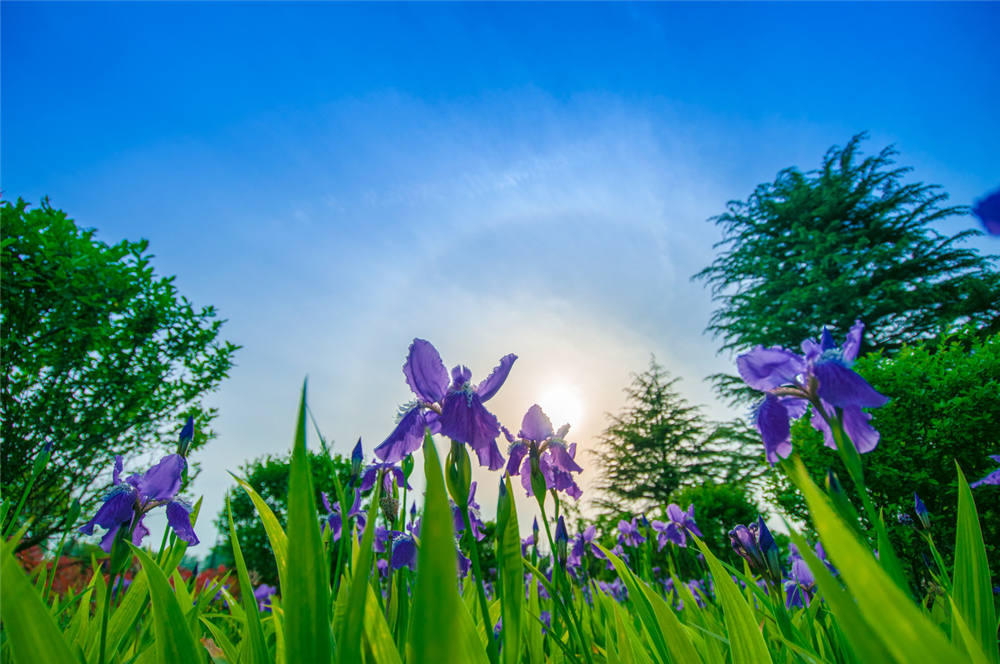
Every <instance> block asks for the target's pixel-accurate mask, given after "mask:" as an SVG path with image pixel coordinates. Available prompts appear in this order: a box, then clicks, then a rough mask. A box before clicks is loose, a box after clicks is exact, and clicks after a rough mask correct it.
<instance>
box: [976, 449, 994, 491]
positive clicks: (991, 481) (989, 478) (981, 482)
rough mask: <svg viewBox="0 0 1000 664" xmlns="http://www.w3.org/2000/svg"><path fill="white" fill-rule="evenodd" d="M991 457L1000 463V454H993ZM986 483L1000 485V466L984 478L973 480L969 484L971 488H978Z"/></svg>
mask: <svg viewBox="0 0 1000 664" xmlns="http://www.w3.org/2000/svg"><path fill="white" fill-rule="evenodd" d="M990 458H991V459H993V460H994V461H996V462H997V463H1000V454H991V455H990ZM984 485H992V486H1000V468H997V469H996V470H994V471H993V472H992V473H990V474H989V475H987V476H986V477H984V478H983V479H981V480H979V481H977V482H973V483H972V484H970V485H969V488H971V489H976V488H978V487H981V486H984Z"/></svg>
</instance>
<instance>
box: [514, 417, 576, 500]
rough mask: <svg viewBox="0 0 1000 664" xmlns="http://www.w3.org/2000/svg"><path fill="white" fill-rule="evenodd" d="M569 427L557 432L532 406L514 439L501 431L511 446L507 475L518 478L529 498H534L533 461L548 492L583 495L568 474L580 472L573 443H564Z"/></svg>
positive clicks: (561, 428)
mask: <svg viewBox="0 0 1000 664" xmlns="http://www.w3.org/2000/svg"><path fill="white" fill-rule="evenodd" d="M567 433H569V425H568V424H564V425H562V426H561V427H559V430H558V431H555V430H554V429H553V428H552V421H551V420H550V419H549V417H548V415H546V414H545V411H543V410H542V407H541V406H539V405H538V404H534V405H533V406H532V407H531V408H529V409H528V412H527V413H525V414H524V418H523V419H522V420H521V430H520V431H519V432H518V434H517V436H518V437H517V440H515V439H514V437H513V436H511V435H510V432H509V431H507V430H506V429H503V434H504V436H506V438H507V440H508V441H509V442H510V443H511V445H510V449H509V450H508V452H507V454H508V456H509V458H508V460H507V472H508V473H509V474H510V475H520V476H521V486H523V487H524V490H525V491H526V492H527V493H528V495H529V496H532V495H534V490H533V488H532V485H531V473H532V462H534V463H535V464H537V468H538V472H540V473H541V476H542V477H543V478H544V479H545V486H546V488H548V489H555V490H556V491H564V492H566V493H567V494H569V495H570V496H572V497H573V498H575V499H579V498H580V496H581V494H582V492H581V491H580V487H579V486H577V484H576V481H575V480H574V479H573V476H572V475H571V473H579V472H582V471H583V468H581V467H580V465H579V464H577V462H576V443H568V444H567V443H566V434H567Z"/></svg>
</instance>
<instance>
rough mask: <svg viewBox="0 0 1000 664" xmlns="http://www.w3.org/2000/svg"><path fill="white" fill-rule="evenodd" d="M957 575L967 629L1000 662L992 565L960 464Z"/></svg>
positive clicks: (956, 586) (957, 593)
mask: <svg viewBox="0 0 1000 664" xmlns="http://www.w3.org/2000/svg"><path fill="white" fill-rule="evenodd" d="M956 466H957V464H956ZM954 576H955V580H954V583H953V586H952V598H953V599H954V602H955V606H956V607H958V611H959V612H960V613H961V614H962V617H964V618H965V623H966V625H967V629H968V630H969V632H971V634H972V636H973V637H974V638H975V639H976V641H977V642H978V643H979V645H980V647H981V648H982V650H983V652H984V653H986V655H987V656H988V657H989V661H990V662H992V663H993V664H1000V650H998V648H997V633H996V613H995V609H994V606H993V588H992V587H991V581H990V579H991V577H990V565H989V560H988V559H987V557H986V546H985V545H984V544H983V531H982V529H981V528H980V525H979V516H978V514H977V513H976V501H975V500H974V499H973V498H972V490H971V489H970V488H969V483H968V482H967V481H966V480H965V475H964V474H963V473H962V469H961V468H958V526H957V529H956V531H955V575H954ZM955 617H956V618H957V616H955ZM956 627H957V625H956V624H955V620H954V618H953V621H952V633H953V634H954V633H955V632H956ZM953 638H954V637H953Z"/></svg>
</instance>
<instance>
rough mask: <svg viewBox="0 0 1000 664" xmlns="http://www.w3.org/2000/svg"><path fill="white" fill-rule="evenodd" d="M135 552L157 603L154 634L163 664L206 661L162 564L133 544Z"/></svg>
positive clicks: (158, 658) (157, 652) (150, 593)
mask: <svg viewBox="0 0 1000 664" xmlns="http://www.w3.org/2000/svg"><path fill="white" fill-rule="evenodd" d="M129 546H130V547H131V548H132V553H134V554H135V555H136V556H138V558H139V563H140V564H141V565H142V569H143V570H144V571H145V572H146V580H147V582H148V583H149V596H150V599H151V600H152V604H153V633H154V634H155V635H156V639H155V640H154V647H155V648H156V661H157V662H160V664H175V663H176V662H185V663H188V662H190V663H192V664H193V663H195V662H201V661H202V656H201V654H202V650H201V649H200V648H198V646H197V642H196V641H195V637H194V636H193V635H192V634H191V630H190V629H189V628H188V623H187V620H186V619H185V617H184V611H183V610H182V609H181V606H180V604H178V603H177V597H176V596H175V595H174V591H173V589H172V588H171V587H170V583H169V582H168V581H167V575H166V574H164V573H163V570H162V569H160V566H159V565H157V564H156V562H155V561H154V560H153V559H152V558H150V557H149V554H147V553H146V552H145V551H143V550H142V549H140V548H138V547H135V546H131V545H129Z"/></svg>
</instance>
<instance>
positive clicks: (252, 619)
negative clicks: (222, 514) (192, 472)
mask: <svg viewBox="0 0 1000 664" xmlns="http://www.w3.org/2000/svg"><path fill="white" fill-rule="evenodd" d="M226 513H227V515H228V516H229V543H230V544H231V545H232V548H233V560H234V561H235V562H236V574H237V577H238V578H239V582H240V600H242V603H243V612H244V613H245V614H246V630H247V631H246V633H245V634H244V635H243V636H244V638H246V639H248V640H249V645H248V647H247V651H246V653H247V658H246V660H245V661H247V662H248V663H249V664H267V662H268V660H269V659H270V657H269V655H268V652H267V646H266V645H265V643H264V630H263V628H262V627H261V624H260V614H259V613H258V612H257V598H256V597H254V595H253V584H251V583H250V573H249V572H248V571H247V564H246V561H245V560H244V559H243V550H242V549H241V548H240V540H239V538H238V537H237V536H236V525H235V524H234V523H233V508H232V506H231V505H230V504H229V498H228V496H227V498H226Z"/></svg>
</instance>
